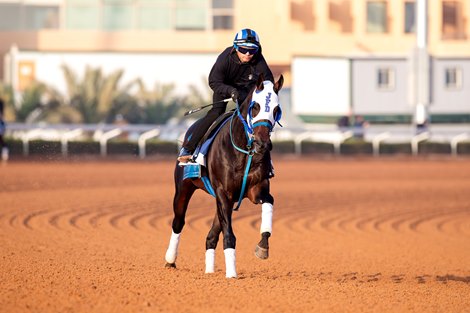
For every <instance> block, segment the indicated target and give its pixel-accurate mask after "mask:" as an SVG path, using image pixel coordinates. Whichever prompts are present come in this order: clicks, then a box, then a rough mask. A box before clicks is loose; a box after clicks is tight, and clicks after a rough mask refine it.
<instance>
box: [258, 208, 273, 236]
mask: <svg viewBox="0 0 470 313" xmlns="http://www.w3.org/2000/svg"><path fill="white" fill-rule="evenodd" d="M265 232H268V233H272V232H273V205H272V204H271V203H267V202H265V203H263V204H262V205H261V227H260V233H261V234H262V233H265Z"/></svg>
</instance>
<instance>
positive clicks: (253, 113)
mask: <svg viewBox="0 0 470 313" xmlns="http://www.w3.org/2000/svg"><path fill="white" fill-rule="evenodd" d="M259 110H260V105H259V103H258V102H255V103H253V104H252V105H251V106H250V115H251V117H252V118H253V117H255V116H256V115H258V113H259Z"/></svg>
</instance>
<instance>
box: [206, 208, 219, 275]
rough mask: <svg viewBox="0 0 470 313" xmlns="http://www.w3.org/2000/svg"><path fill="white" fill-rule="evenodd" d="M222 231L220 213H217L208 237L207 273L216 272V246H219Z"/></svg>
mask: <svg viewBox="0 0 470 313" xmlns="http://www.w3.org/2000/svg"><path fill="white" fill-rule="evenodd" d="M221 231H222V228H221V226H220V221H219V215H218V213H216V214H215V217H214V221H213V222H212V227H211V230H210V231H209V233H208V234H207V238H206V274H209V273H214V272H215V248H217V243H218V242H219V236H220V233H221Z"/></svg>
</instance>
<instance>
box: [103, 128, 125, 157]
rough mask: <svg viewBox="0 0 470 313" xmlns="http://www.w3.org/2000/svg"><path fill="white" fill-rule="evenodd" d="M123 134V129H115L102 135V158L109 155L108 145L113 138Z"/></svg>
mask: <svg viewBox="0 0 470 313" xmlns="http://www.w3.org/2000/svg"><path fill="white" fill-rule="evenodd" d="M121 133H122V129H120V128H115V129H113V130H110V131H108V132H106V133H104V134H102V135H101V137H100V147H101V156H103V157H104V156H106V154H107V147H106V145H107V143H108V140H110V139H111V138H114V137H117V136H119V135H120V134H121Z"/></svg>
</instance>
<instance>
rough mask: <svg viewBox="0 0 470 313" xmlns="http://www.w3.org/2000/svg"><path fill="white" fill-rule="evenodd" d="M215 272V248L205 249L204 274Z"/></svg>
mask: <svg viewBox="0 0 470 313" xmlns="http://www.w3.org/2000/svg"><path fill="white" fill-rule="evenodd" d="M210 273H215V250H214V249H207V250H206V274H210Z"/></svg>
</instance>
